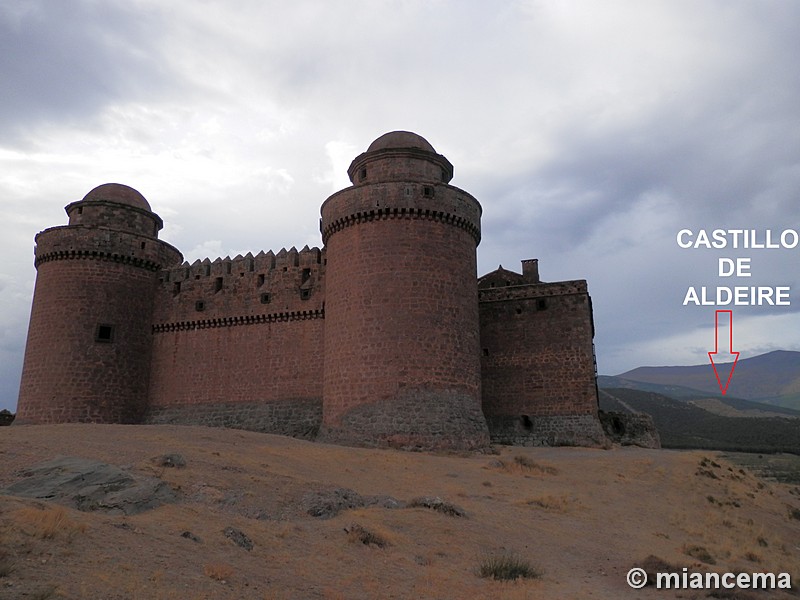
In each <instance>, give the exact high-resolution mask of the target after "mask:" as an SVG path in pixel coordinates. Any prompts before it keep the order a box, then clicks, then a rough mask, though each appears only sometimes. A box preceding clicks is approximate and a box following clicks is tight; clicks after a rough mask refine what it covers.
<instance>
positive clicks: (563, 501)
mask: <svg viewBox="0 0 800 600" xmlns="http://www.w3.org/2000/svg"><path fill="white" fill-rule="evenodd" d="M574 503H575V501H574V500H572V499H571V498H570V497H569V496H565V495H562V496H539V497H538V498H531V499H530V500H528V501H526V502H525V504H528V505H530V506H538V507H539V508H543V509H545V510H549V511H553V512H562V513H563V512H567V511H568V510H569V509H570V507H571V506H572V505H573V504H574Z"/></svg>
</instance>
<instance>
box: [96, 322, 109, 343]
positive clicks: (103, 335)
mask: <svg viewBox="0 0 800 600" xmlns="http://www.w3.org/2000/svg"><path fill="white" fill-rule="evenodd" d="M94 341H96V342H103V343H106V344H110V343H111V342H113V341H114V326H113V325H106V324H100V325H98V326H97V329H96V330H95V333H94Z"/></svg>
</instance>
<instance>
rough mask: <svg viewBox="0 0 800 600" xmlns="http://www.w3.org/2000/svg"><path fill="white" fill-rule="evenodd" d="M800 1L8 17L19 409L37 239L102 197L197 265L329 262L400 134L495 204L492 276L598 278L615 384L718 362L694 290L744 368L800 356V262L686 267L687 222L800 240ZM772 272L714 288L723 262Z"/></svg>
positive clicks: (11, 314) (89, 8)
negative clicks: (753, 292)
mask: <svg viewBox="0 0 800 600" xmlns="http://www.w3.org/2000/svg"><path fill="white" fill-rule="evenodd" d="M798 57H800V2H796V1H794V0H784V1H780V0H775V1H771V2H761V1H756V0H753V1H736V0H719V1H710V0H687V1H683V2H681V1H678V0H668V1H662V2H659V1H648V0H624V1H608V0H604V1H603V2H597V1H596V0H585V1H564V2H558V1H556V0H547V1H544V0H540V1H534V0H527V1H523V0H519V1H506V2H488V1H478V0H474V1H464V0H458V1H456V0H451V1H448V0H440V1H437V0H418V1H417V0H408V1H402V0H395V1H388V0H387V1H380V0H370V1H366V0H364V1H337V2H328V1H322V0H319V1H316V2H312V1H303V0H293V1H292V2H285V1H280V2H277V1H275V2H271V1H264V0H252V1H244V0H243V1H231V0H219V1H213V0H212V1H202V2H201V1H195V0H191V1H190V0H186V1H176V0H170V1H169V2H164V1H163V0H126V1H123V0H119V1H112V0H109V1H100V0H97V1H77V0H75V1H72V0H58V1H45V0H40V1H36V0H3V1H2V2H0V208H2V223H3V226H4V233H3V235H2V236H0V253H2V256H3V257H4V260H3V261H2V263H0V408H4V407H7V408H12V409H13V408H14V407H15V405H16V399H17V392H18V386H19V376H20V372H21V368H22V357H23V351H24V346H25V336H26V330H27V323H28V317H29V313H30V302H31V297H32V294H33V286H34V280H35V275H36V272H35V269H34V267H33V253H32V251H33V237H34V235H35V234H36V232H37V231H40V230H42V229H45V228H47V227H51V226H55V225H61V224H65V223H66V221H67V217H66V214H65V213H64V210H63V207H64V206H66V205H67V204H68V203H70V202H72V201H74V200H78V199H80V198H82V197H83V196H84V195H85V194H86V193H87V192H88V191H89V190H91V189H92V188H94V187H95V186H97V185H99V184H101V183H106V182H119V183H124V184H127V185H130V186H132V187H134V188H136V189H138V190H139V191H140V192H141V193H142V194H144V196H145V197H146V198H147V199H148V201H149V202H150V204H151V205H152V207H153V210H154V211H155V212H156V213H158V214H159V215H160V216H161V217H162V218H163V219H164V221H165V227H164V230H163V231H162V232H161V238H162V239H164V240H166V241H168V242H170V243H172V244H173V245H175V246H177V247H178V248H179V249H181V250H182V251H183V253H184V255H185V257H186V258H187V259H188V260H189V261H193V260H195V259H197V258H205V257H207V256H208V257H210V258H212V259H213V258H216V257H217V256H226V255H231V256H234V255H236V254H238V253H242V254H244V253H246V252H248V251H253V252H254V253H255V252H257V251H259V250H269V249H273V250H275V251H276V252H277V251H278V250H279V249H280V248H282V247H287V248H289V247H291V246H296V247H297V248H301V247H302V246H304V245H306V244H308V245H309V246H320V245H321V240H320V235H319V225H318V219H319V206H320V204H321V203H322V202H323V201H324V200H325V198H326V197H327V196H329V195H330V194H331V193H332V192H334V191H336V190H338V189H341V188H342V187H345V186H346V185H349V181H348V179H347V174H346V169H347V167H348V165H349V164H350V161H351V160H352V159H353V158H354V157H355V156H356V155H358V154H359V153H361V152H363V151H364V150H365V149H366V148H367V146H368V145H369V144H370V142H372V140H374V139H375V138H377V137H378V136H379V135H381V134H383V133H385V132H387V131H392V130H396V129H405V130H411V131H414V132H416V133H419V134H420V135H422V136H423V137H425V138H426V139H427V140H428V141H429V142H430V143H431V144H433V146H434V147H435V148H436V150H437V151H438V152H440V153H442V154H444V155H445V156H446V157H447V158H448V159H449V160H450V161H451V162H452V163H453V165H454V166H455V176H454V178H453V181H452V183H453V185H456V186H458V187H461V188H463V189H465V190H467V191H469V192H470V193H472V194H473V195H474V196H475V197H476V198H478V200H479V201H480V202H481V204H482V205H483V240H482V242H481V244H480V246H479V247H478V265H479V271H480V274H484V273H486V272H488V271H491V270H493V269H495V268H497V266H498V265H499V264H502V265H503V266H504V267H506V268H509V269H513V270H517V271H519V270H520V264H519V261H520V260H521V259H526V258H538V259H539V261H540V263H539V265H540V273H541V276H542V279H543V280H545V281H558V280H568V279H587V280H588V282H589V291H590V293H591V295H592V298H593V302H594V310H595V323H596V338H595V343H596V350H597V361H598V367H599V371H600V373H602V374H616V373H620V372H622V371H625V370H628V369H631V368H634V367H636V366H640V365H667V364H670V365H674V364H682V365H688V364H702V363H705V362H707V356H706V352H707V351H709V350H711V349H713V348H712V346H713V337H714V333H713V323H714V310H715V309H714V307H708V306H705V307H685V306H683V305H682V303H683V299H684V295H685V294H686V290H687V287H688V286H690V285H696V286H702V285H707V286H714V287H715V286H717V285H765V286H791V288H792V291H791V306H788V307H735V309H734V331H735V335H734V342H735V346H736V350H739V351H741V352H742V358H745V357H748V356H753V355H756V354H760V353H763V352H766V351H769V350H774V349H791V350H800V337H799V336H798V332H800V294H798V291H800V281H798V279H800V277H799V276H798V272H799V270H798V265H800V261H798V256H799V255H800V254H798V253H800V250H799V249H794V250H757V251H753V252H747V251H743V252H738V253H727V252H721V251H717V250H707V249H706V250H703V249H698V250H682V249H680V248H678V246H677V243H676V240H675V237H676V234H677V232H678V231H679V230H680V229H682V228H690V229H693V230H697V229H701V228H705V229H714V228H723V229H727V228H740V229H749V228H756V229H759V230H762V231H763V230H764V229H771V230H773V231H774V232H780V231H783V230H784V229H787V228H791V229H798V228H800V217H799V216H798V214H799V211H798V208H797V207H798V200H799V199H800V69H798V67H797V61H798ZM730 255H738V256H750V257H751V258H752V269H751V270H752V272H753V276H752V277H750V278H749V279H745V278H740V279H738V280H731V279H727V280H721V279H719V278H718V277H717V261H718V259H719V257H721V256H730Z"/></svg>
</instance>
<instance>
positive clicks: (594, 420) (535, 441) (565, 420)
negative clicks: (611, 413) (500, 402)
mask: <svg viewBox="0 0 800 600" xmlns="http://www.w3.org/2000/svg"><path fill="white" fill-rule="evenodd" d="M486 420H487V423H488V425H489V433H490V435H491V439H492V442H493V443H495V444H504V445H508V446H587V447H600V448H607V447H609V446H610V441H609V440H608V438H607V437H606V435H605V433H604V431H603V427H602V425H601V424H600V419H599V418H598V417H597V415H549V416H540V417H539V416H537V417H526V416H519V417H518V416H510V415H509V416H505V415H502V416H497V415H496V416H492V417H487V419H486Z"/></svg>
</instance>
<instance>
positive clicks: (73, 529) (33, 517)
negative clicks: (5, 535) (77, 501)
mask: <svg viewBox="0 0 800 600" xmlns="http://www.w3.org/2000/svg"><path fill="white" fill-rule="evenodd" d="M14 521H15V522H16V523H17V524H18V525H19V526H20V528H21V529H22V530H23V531H24V532H25V533H26V534H28V535H30V536H33V537H35V538H38V539H41V540H51V539H53V538H55V537H56V536H59V535H60V536H63V537H65V538H66V539H67V540H72V538H73V537H75V535H77V534H78V533H83V532H84V531H86V525H84V524H83V523H76V522H75V521H74V520H72V519H71V518H70V517H69V515H68V514H67V511H66V509H65V508H63V507H62V506H30V507H25V508H21V509H19V510H18V511H16V513H15V514H14Z"/></svg>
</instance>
